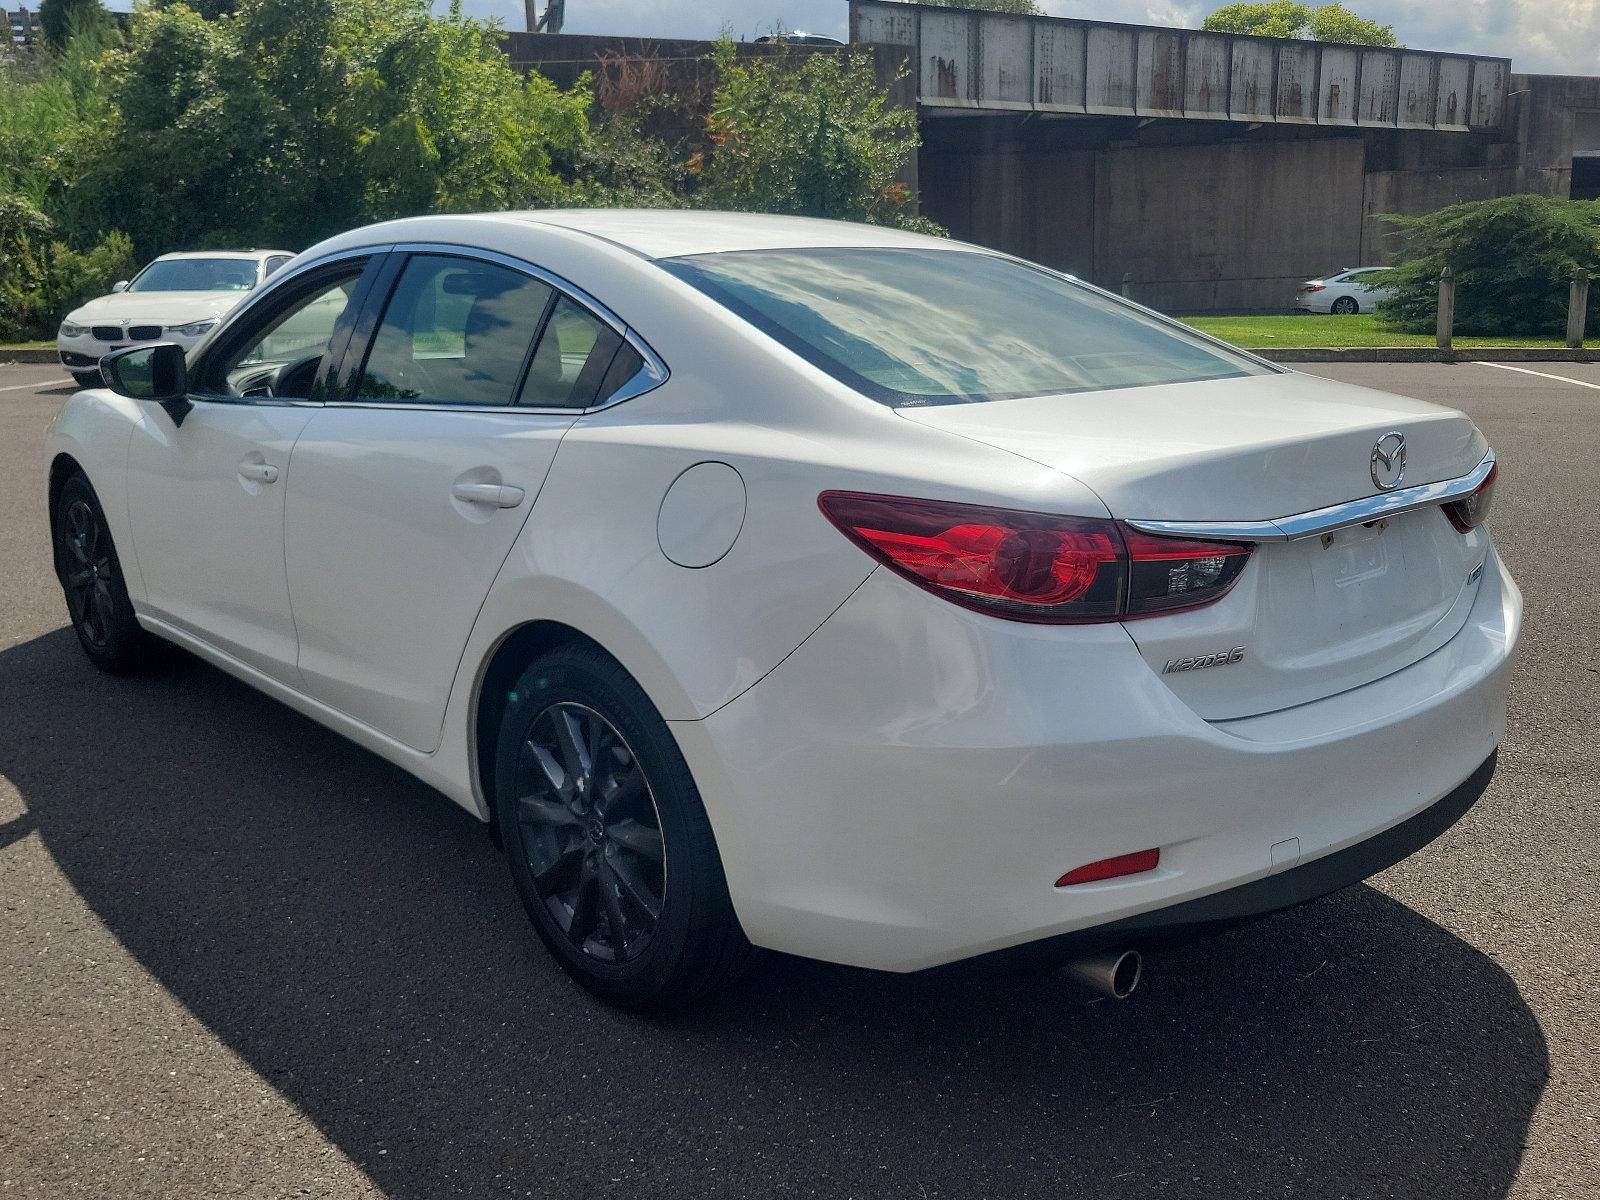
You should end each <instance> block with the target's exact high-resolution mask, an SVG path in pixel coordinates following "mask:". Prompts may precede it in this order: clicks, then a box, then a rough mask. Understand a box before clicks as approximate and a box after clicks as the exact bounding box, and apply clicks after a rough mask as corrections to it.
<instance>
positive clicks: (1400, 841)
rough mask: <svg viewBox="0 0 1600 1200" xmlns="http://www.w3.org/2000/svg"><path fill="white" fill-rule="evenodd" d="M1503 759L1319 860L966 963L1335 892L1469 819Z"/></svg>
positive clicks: (1144, 932)
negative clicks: (1397, 820)
mask: <svg viewBox="0 0 1600 1200" xmlns="http://www.w3.org/2000/svg"><path fill="white" fill-rule="evenodd" d="M1498 758H1499V751H1498V750H1496V751H1495V752H1494V753H1492V754H1490V755H1489V757H1488V758H1486V759H1484V761H1483V763H1482V764H1481V765H1480V766H1479V767H1478V769H1477V770H1476V771H1474V772H1473V773H1472V774H1471V775H1469V776H1468V777H1467V778H1466V779H1465V780H1464V781H1463V782H1462V783H1461V784H1460V785H1459V786H1457V787H1455V788H1453V789H1452V790H1451V791H1450V792H1448V793H1447V794H1446V795H1445V796H1444V797H1443V799H1441V800H1438V801H1436V802H1435V803H1434V804H1432V805H1430V806H1429V807H1427V808H1425V809H1423V810H1422V811H1421V812H1419V813H1417V814H1416V816H1414V817H1408V818H1407V819H1406V820H1404V821H1402V822H1400V824H1398V825H1394V826H1391V827H1390V828H1388V829H1385V830H1384V831H1383V832H1382V833H1379V834H1375V835H1373V836H1372V837H1369V838H1367V839H1366V840H1365V841H1362V842H1357V843H1356V844H1355V845H1354V846H1347V847H1345V848H1344V849H1343V850H1336V851H1334V852H1333V853H1332V854H1328V855H1324V856H1323V857H1322V858H1319V859H1317V860H1315V861H1314V862H1309V863H1306V864H1305V865H1303V866H1299V867H1295V868H1293V869H1291V870H1288V871H1285V872H1283V873H1282V874H1279V875H1271V876H1268V877H1267V878H1266V879H1258V880H1256V881H1255V882H1254V883H1247V884H1243V885H1242V886H1240V887H1233V888H1228V889H1226V890H1225V891H1221V892H1214V893H1212V894H1211V895H1209V896H1201V897H1199V898H1198V899H1195V900H1187V901H1184V902H1183V903H1181V904H1174V905H1171V906H1169V907H1167V908H1159V909H1156V910H1155V911H1153V912H1148V913H1141V914H1140V915H1139V916H1136V917H1126V918H1124V919H1123V920H1120V921H1109V922H1107V923H1106V924H1104V925H1096V926H1093V927H1092V928H1089V929H1082V930H1078V931H1077V932H1075V933H1066V934H1061V935H1058V936H1056V937H1053V938H1046V939H1044V940H1042V941H1037V942H1030V943H1028V944H1026V945H1023V946H1018V947H1014V948H1013V949H1010V950H1000V951H996V952H994V953H993V954H989V955H985V956H983V957H981V958H978V959H973V960H969V961H972V962H973V963H980V962H983V963H987V962H997V963H998V962H1002V961H1004V962H1012V961H1029V962H1033V961H1038V962H1065V961H1068V960H1070V959H1073V958H1079V957H1082V956H1084V955H1088V954H1095V953H1098V952H1100V951H1102V950H1110V949H1114V948H1116V947H1120V946H1149V945H1160V944H1165V943H1171V942H1182V941H1186V940H1188V939H1191V938H1198V937H1206V936H1209V935H1211V934H1215V933H1219V932H1222V931H1223V930H1226V929H1231V928H1233V927H1235V926H1237V925H1241V924H1245V923H1247V922H1249V921H1252V920H1255V919H1256V918H1258V917H1264V916H1268V915H1270V914H1272V913H1276V912H1282V911H1283V910H1284V909H1287V908H1293V907H1295V906H1296V905H1299V904H1305V903H1306V902H1308V901H1311V900H1316V899H1319V898H1320V897H1322V896H1327V895H1331V894H1332V893H1334V892H1337V891H1339V890H1340V889H1342V888H1347V887H1350V886H1352V885H1354V884H1357V883H1360V882H1361V881H1362V880H1363V879H1369V878H1371V877H1372V876H1374V875H1376V874H1377V873H1378V872H1379V871H1382V870H1385V869H1387V868H1389V867H1392V866H1394V865H1395V863H1397V862H1401V861H1402V860H1404V859H1406V858H1409V857H1410V856H1411V855H1413V854H1415V853H1416V852H1417V851H1418V850H1421V849H1422V848H1423V847H1424V846H1426V845H1427V844H1428V843H1429V842H1431V841H1433V840H1434V839H1435V838H1437V837H1438V836H1439V835H1440V834H1442V833H1443V832H1444V831H1445V830H1447V829H1449V828H1450V826H1452V825H1454V824H1455V823H1456V822H1457V821H1459V820H1460V819H1461V818H1462V817H1464V816H1465V815H1466V814H1467V810H1468V809H1470V808H1471V807H1472V806H1473V805H1474V804H1476V803H1477V802H1478V798H1479V797H1480V796H1482V795H1483V793H1484V791H1485V790H1486V789H1487V788H1488V786H1489V782H1490V780H1492V779H1493V778H1494V772H1495V766H1496V762H1497V760H1498Z"/></svg>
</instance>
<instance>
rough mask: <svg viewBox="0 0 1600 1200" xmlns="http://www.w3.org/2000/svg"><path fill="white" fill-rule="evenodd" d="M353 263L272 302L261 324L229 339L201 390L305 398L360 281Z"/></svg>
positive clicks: (360, 265) (249, 395)
mask: <svg viewBox="0 0 1600 1200" xmlns="http://www.w3.org/2000/svg"><path fill="white" fill-rule="evenodd" d="M361 271H362V264H361V263H359V262H358V263H351V264H349V265H348V266H344V267H341V268H339V269H337V270H335V271H333V272H332V273H331V274H328V275H322V276H320V277H319V278H317V279H315V280H313V281H311V282H309V283H308V284H307V285H306V287H305V289H304V290H298V289H297V290H296V292H295V293H294V294H293V295H292V296H288V297H285V300H284V302H283V303H282V304H279V303H273V304H272V305H271V307H270V309H269V310H267V311H264V312H263V313H262V319H261V322H260V323H259V324H252V325H251V327H248V328H243V329H241V330H239V331H238V332H237V333H236V334H234V335H233V336H232V337H230V343H231V349H230V348H228V347H219V351H220V352H221V358H220V359H219V360H218V361H217V364H216V366H215V367H214V368H208V369H207V372H206V376H207V378H206V379H205V380H204V381H203V384H202V388H201V390H203V391H208V392H213V393H217V394H221V395H225V396H243V397H265V396H272V397H277V398H285V397H287V398H292V399H301V400H303V399H306V398H308V397H309V396H310V394H311V385H312V383H313V381H314V380H315V379H316V377H317V372H318V370H319V369H320V368H321V366H322V359H323V356H324V355H325V354H326V353H327V351H328V345H329V343H330V342H331V341H332V339H333V333H334V330H335V328H336V327H337V326H338V324H339V318H340V317H341V316H343V315H344V312H345V309H346V308H348V307H349V304H350V298H351V297H352V296H353V295H354V294H355V290H356V284H357V282H359V280H360V279H361Z"/></svg>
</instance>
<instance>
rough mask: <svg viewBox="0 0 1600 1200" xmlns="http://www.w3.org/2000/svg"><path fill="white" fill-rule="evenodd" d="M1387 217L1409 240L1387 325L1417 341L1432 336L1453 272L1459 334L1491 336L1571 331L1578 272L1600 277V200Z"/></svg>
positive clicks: (1383, 310)
mask: <svg viewBox="0 0 1600 1200" xmlns="http://www.w3.org/2000/svg"><path fill="white" fill-rule="evenodd" d="M1387 219H1388V220H1389V221H1391V222H1393V223H1394V224H1395V225H1396V226H1398V227H1399V229H1400V231H1401V235H1402V237H1403V239H1404V241H1403V243H1402V245H1403V250H1402V252H1401V255H1400V257H1399V259H1398V260H1397V261H1396V262H1395V264H1394V266H1395V269H1394V272H1393V275H1392V281H1393V283H1394V285H1395V291H1394V294H1393V295H1392V296H1391V297H1390V298H1389V299H1388V300H1386V301H1384V302H1383V303H1382V304H1380V305H1379V308H1378V313H1379V319H1380V320H1382V321H1383V322H1385V323H1386V324H1388V325H1391V326H1393V327H1394V328H1398V329H1403V330H1406V331H1409V332H1412V333H1431V332H1432V331H1433V328H1434V322H1435V318H1436V315H1437V312H1438V295H1439V275H1440V272H1442V271H1443V270H1444V268H1445V267H1446V266H1448V267H1450V269H1451V271H1452V272H1453V273H1454V276H1455V284H1456V315H1455V329H1456V332H1457V333H1461V334H1471V335H1473V336H1483V337H1499V336H1517V335H1524V334H1560V333H1562V332H1564V331H1565V329H1566V324H1567V292H1568V284H1569V282H1570V280H1571V277H1572V269H1573V268H1574V267H1583V268H1584V269H1585V270H1587V271H1589V272H1590V274H1591V275H1600V201H1592V200H1558V199H1554V198H1552V197H1549V196H1501V197H1498V198H1496V199H1493V200H1477V201H1472V202H1470V203H1467V204H1454V205H1451V206H1450V207H1449V208H1443V209H1440V210H1439V211H1437V212H1432V213H1426V214H1424V215H1422V216H1415V217H1401V216H1391V217H1388V218H1387ZM1597 312H1600V288H1596V289H1591V291H1590V319H1591V321H1593V320H1594V319H1595V317H1596V314H1597Z"/></svg>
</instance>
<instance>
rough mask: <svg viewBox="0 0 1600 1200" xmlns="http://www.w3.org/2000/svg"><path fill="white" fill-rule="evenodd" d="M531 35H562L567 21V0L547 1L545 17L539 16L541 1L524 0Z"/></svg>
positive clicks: (523, 4)
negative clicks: (563, 26)
mask: <svg viewBox="0 0 1600 1200" xmlns="http://www.w3.org/2000/svg"><path fill="white" fill-rule="evenodd" d="M522 11H523V13H524V14H525V15H526V17H527V24H528V32H529V33H560V32H561V25H562V22H564V21H565V20H566V19H567V0H547V2H546V4H545V6H544V16H542V17H541V16H540V15H539V0H522Z"/></svg>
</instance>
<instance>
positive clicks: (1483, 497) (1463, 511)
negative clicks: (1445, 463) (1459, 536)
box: [1444, 463, 1500, 533]
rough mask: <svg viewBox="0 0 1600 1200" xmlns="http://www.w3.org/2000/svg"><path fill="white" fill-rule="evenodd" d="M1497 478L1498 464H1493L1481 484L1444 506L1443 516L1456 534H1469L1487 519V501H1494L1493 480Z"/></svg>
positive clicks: (1498, 474) (1498, 472)
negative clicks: (1448, 520) (1447, 519)
mask: <svg viewBox="0 0 1600 1200" xmlns="http://www.w3.org/2000/svg"><path fill="white" fill-rule="evenodd" d="M1499 477H1500V464H1499V463H1495V464H1493V465H1492V466H1491V467H1490V468H1489V473H1488V474H1487V475H1485V476H1484V477H1483V482H1482V483H1480V484H1479V485H1478V486H1477V487H1475V488H1473V489H1472V491H1471V492H1469V493H1467V494H1466V495H1465V496H1463V497H1461V499H1459V500H1452V501H1450V503H1449V504H1446V505H1445V506H1444V515H1445V516H1447V517H1449V518H1450V524H1452V525H1454V526H1455V527H1456V532H1457V533H1471V532H1472V531H1473V530H1474V529H1476V528H1477V527H1478V526H1479V525H1482V524H1483V523H1484V521H1485V520H1486V519H1487V518H1488V516H1489V501H1491V500H1493V499H1494V485H1495V480H1497V479H1498V478H1499Z"/></svg>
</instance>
